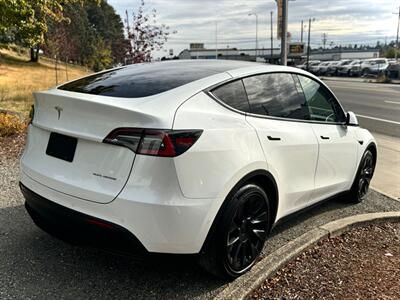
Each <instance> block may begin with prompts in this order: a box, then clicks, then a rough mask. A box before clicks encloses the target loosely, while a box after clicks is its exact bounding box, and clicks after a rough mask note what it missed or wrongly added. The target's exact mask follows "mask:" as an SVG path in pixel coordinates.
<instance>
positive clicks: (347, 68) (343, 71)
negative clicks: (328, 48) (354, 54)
mask: <svg viewBox="0 0 400 300" xmlns="http://www.w3.org/2000/svg"><path fill="white" fill-rule="evenodd" d="M360 64H361V60H359V59H356V60H351V61H349V62H348V63H346V64H342V65H341V66H339V67H338V68H337V74H338V75H340V76H351V68H352V67H353V66H357V65H358V66H359V65H360Z"/></svg>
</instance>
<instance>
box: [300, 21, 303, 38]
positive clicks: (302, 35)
mask: <svg viewBox="0 0 400 300" xmlns="http://www.w3.org/2000/svg"><path fill="white" fill-rule="evenodd" d="M303 28H304V25H303V20H301V38H300V43H303Z"/></svg>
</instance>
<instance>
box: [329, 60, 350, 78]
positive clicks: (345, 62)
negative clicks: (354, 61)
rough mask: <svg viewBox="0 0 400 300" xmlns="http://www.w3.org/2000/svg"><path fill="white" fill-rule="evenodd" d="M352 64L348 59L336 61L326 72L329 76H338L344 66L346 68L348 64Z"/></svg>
mask: <svg viewBox="0 0 400 300" xmlns="http://www.w3.org/2000/svg"><path fill="white" fill-rule="evenodd" d="M350 63H351V60H350V59H346V60H339V61H335V62H332V63H331V64H330V65H329V66H328V70H327V71H326V74H327V75H331V76H337V75H338V73H339V68H340V67H342V66H346V65H348V64H350Z"/></svg>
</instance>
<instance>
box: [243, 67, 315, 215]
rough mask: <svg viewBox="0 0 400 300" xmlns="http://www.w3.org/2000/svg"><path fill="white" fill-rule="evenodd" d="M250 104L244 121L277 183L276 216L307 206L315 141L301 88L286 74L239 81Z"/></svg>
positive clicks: (267, 75)
mask: <svg viewBox="0 0 400 300" xmlns="http://www.w3.org/2000/svg"><path fill="white" fill-rule="evenodd" d="M243 83H244V86H245V89H246V92H247V95H248V99H249V103H250V113H249V114H247V116H246V120H247V122H248V123H250V124H251V125H252V126H253V127H254V128H255V129H256V131H257V134H258V137H259V140H260V143H261V145H262V148H263V151H264V155H265V159H266V161H267V164H268V168H269V170H270V172H271V173H272V174H273V176H274V177H275V179H276V180H277V181H278V186H279V202H280V205H279V209H280V210H279V211H278V216H284V215H287V214H289V213H291V212H293V211H295V210H298V209H299V208H302V207H304V206H307V205H308V204H309V203H310V202H311V201H312V199H311V198H310V197H311V195H312V191H313V189H314V175H315V170H316V165H317V157H318V141H317V139H316V137H315V134H314V133H313V130H312V124H310V123H308V122H303V121H304V120H306V119H308V118H309V117H308V110H307V107H306V105H305V104H306V102H305V98H304V95H303V94H302V90H301V86H300V85H299V84H296V82H295V80H294V77H293V76H292V74H290V73H270V74H262V75H256V76H251V77H247V78H244V79H243Z"/></svg>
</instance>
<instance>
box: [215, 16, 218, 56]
mask: <svg viewBox="0 0 400 300" xmlns="http://www.w3.org/2000/svg"><path fill="white" fill-rule="evenodd" d="M215 59H218V21H215Z"/></svg>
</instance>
